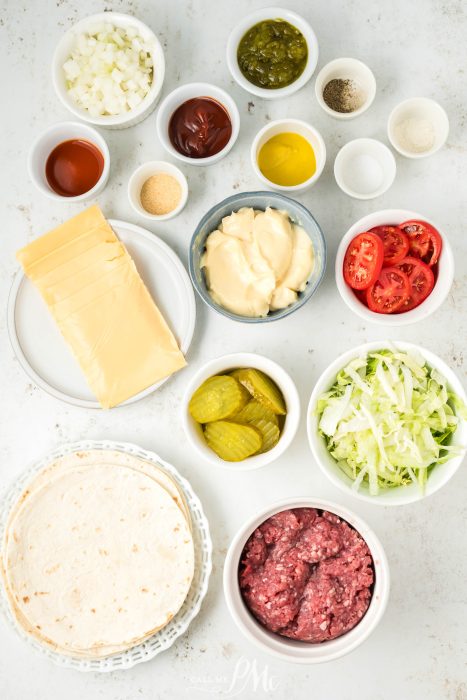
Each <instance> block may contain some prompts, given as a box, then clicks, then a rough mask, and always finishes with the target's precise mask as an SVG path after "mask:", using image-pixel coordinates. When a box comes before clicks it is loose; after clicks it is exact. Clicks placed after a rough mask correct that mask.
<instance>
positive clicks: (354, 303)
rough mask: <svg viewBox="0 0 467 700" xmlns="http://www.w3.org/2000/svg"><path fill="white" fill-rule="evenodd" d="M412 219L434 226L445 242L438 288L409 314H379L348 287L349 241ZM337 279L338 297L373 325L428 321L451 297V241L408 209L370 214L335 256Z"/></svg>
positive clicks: (341, 245)
mask: <svg viewBox="0 0 467 700" xmlns="http://www.w3.org/2000/svg"><path fill="white" fill-rule="evenodd" d="M410 219H416V220H419V221H426V222H427V223H429V224H431V225H432V226H434V227H435V228H436V229H437V230H438V231H439V235H440V236H441V238H442V240H443V248H442V251H441V255H440V258H439V261H438V277H437V279H436V282H435V286H434V287H433V291H432V292H431V294H430V295H429V296H428V297H427V298H426V299H425V301H423V302H422V303H421V304H420V306H417V307H416V308H415V309H412V310H411V311H406V312H405V313H401V314H378V313H376V312H375V311H371V310H370V309H369V308H368V307H367V306H365V304H363V302H361V301H360V299H358V298H357V296H356V295H355V293H354V291H353V290H352V289H351V288H350V287H349V286H348V285H347V284H346V282H345V280H344V275H343V272H342V270H343V265H344V257H345V253H346V250H347V248H348V246H349V244H350V241H351V240H352V239H353V238H355V236H356V235H357V234H359V233H362V232H364V231H369V230H370V229H371V228H373V227H374V226H383V225H385V224H388V225H394V224H395V225H398V224H402V223H403V222H404V221H409V220H410ZM335 276H336V284H337V289H338V290H339V294H340V295H341V297H342V299H343V300H344V301H345V303H346V304H347V306H348V307H349V309H351V310H352V311H353V312H354V313H356V314H357V315H358V316H360V318H363V319H364V320H365V321H368V322H370V323H377V324H378V325H380V326H388V327H391V326H407V325H410V324H411V323H415V322H416V321H422V320H423V319H425V318H427V317H428V316H430V315H431V314H432V313H434V312H435V311H436V310H437V309H438V308H439V307H440V306H441V304H442V303H443V302H444V300H445V299H446V297H447V295H448V294H449V291H450V289H451V285H452V282H453V279H454V256H453V254H452V249H451V246H450V244H449V241H448V238H447V236H446V235H445V234H444V233H443V230H442V228H441V227H440V226H438V224H436V223H435V222H434V221H432V220H431V219H429V218H428V217H426V216H424V215H423V214H418V213H417V212H414V211H409V210H406V209H383V210H381V211H375V212H374V213H373V214H367V216H364V217H363V218H362V219H359V220H358V221H357V222H356V223H355V224H353V225H352V226H351V227H350V228H349V230H348V231H347V233H346V234H345V235H344V236H343V238H342V239H341V242H340V243H339V247H338V249H337V253H336V266H335Z"/></svg>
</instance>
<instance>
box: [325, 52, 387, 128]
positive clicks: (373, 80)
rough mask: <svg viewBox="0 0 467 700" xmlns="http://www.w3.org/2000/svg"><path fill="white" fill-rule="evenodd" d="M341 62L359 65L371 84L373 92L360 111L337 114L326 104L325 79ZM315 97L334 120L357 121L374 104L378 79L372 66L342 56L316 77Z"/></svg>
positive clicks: (334, 59)
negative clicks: (324, 95) (324, 96)
mask: <svg viewBox="0 0 467 700" xmlns="http://www.w3.org/2000/svg"><path fill="white" fill-rule="evenodd" d="M341 62H346V63H347V64H351V63H352V64H353V65H357V66H358V68H359V69H360V70H361V71H362V72H365V73H366V74H367V75H368V77H369V79H370V82H371V90H370V92H369V93H368V95H367V99H366V100H365V102H364V103H363V104H362V105H361V107H359V108H358V109H355V110H354V111H353V112H337V111H336V110H334V109H331V108H330V107H328V105H327V104H326V102H325V101H324V98H323V87H325V84H324V77H325V76H326V73H328V72H329V70H330V69H332V68H333V67H334V66H335V65H336V64H337V63H341ZM315 95H316V99H317V101H318V104H319V106H320V107H321V108H322V109H323V110H324V111H325V112H326V114H329V116H330V117H333V118H334V119H342V120H350V119H355V117H359V116H360V115H361V114H363V113H364V112H366V111H367V109H369V108H370V107H371V105H372V104H373V102H374V100H375V97H376V78H375V75H374V73H373V71H372V70H371V68H370V66H369V65H368V64H366V63H365V62H364V61H362V60H360V59H359V58H352V57H350V56H342V57H338V58H333V59H332V60H331V61H328V62H327V63H326V64H325V65H324V66H323V67H322V68H321V70H320V71H319V73H318V75H317V76H316V80H315Z"/></svg>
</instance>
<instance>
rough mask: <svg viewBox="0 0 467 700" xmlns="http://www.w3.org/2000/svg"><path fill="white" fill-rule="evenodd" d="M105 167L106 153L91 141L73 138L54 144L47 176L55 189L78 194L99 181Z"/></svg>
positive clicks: (69, 195)
mask: <svg viewBox="0 0 467 700" xmlns="http://www.w3.org/2000/svg"><path fill="white" fill-rule="evenodd" d="M103 170H104V156H103V155H102V153H101V152H100V150H99V149H98V148H97V146H95V145H94V144H93V143H91V142H90V141H85V140H84V139H70V140H69V141H63V142H62V143H59V144H58V146H55V148H54V149H53V151H52V152H51V154H50V155H49V157H48V158H47V162H46V164H45V176H46V178H47V182H48V183H49V185H50V187H51V188H52V189H53V191H54V192H56V193H57V194H59V195H61V196H62V197H77V196H78V195H80V194H84V193H85V192H89V190H92V188H93V187H94V185H96V184H97V182H98V180H99V179H100V176H101V175H102V171H103Z"/></svg>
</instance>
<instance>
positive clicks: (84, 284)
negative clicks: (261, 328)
mask: <svg viewBox="0 0 467 700" xmlns="http://www.w3.org/2000/svg"><path fill="white" fill-rule="evenodd" d="M17 258H18V260H19V262H20V263H21V265H22V266H23V269H24V272H25V274H26V275H27V277H29V279H30V280H31V281H32V282H33V283H34V285H35V286H36V287H37V289H38V290H39V292H40V293H41V295H42V297H43V299H44V301H45V302H46V304H47V306H48V308H49V310H50V312H51V314H52V316H53V317H54V319H55V321H56V323H57V325H58V328H59V330H60V332H61V333H62V335H63V337H64V338H65V340H66V341H67V343H68V345H69V347H70V348H71V350H72V352H73V354H74V356H75V357H76V360H77V361H78V363H79V365H80V367H81V369H82V371H83V373H84V375H85V377H86V380H87V382H88V384H89V386H90V388H91V390H92V391H93V393H94V394H95V396H96V397H97V400H98V401H99V403H100V404H101V406H102V407H103V408H110V407H111V406H116V405H117V404H119V403H122V402H123V401H126V399H129V398H130V397H132V396H135V395H136V394H138V393H139V392H140V391H143V390H144V389H146V388H147V387H149V386H151V385H152V384H155V383H156V382H158V381H159V380H161V379H163V378H164V377H168V376H169V375H170V374H173V372H176V371H177V370H179V369H181V368H182V367H184V366H185V364H186V362H185V358H184V357H183V354H182V353H181V352H180V349H179V347H178V345H177V342H176V340H175V338H174V336H173V334H172V332H171V330H170V328H169V327H168V325H167V323H166V321H165V319H164V318H163V316H162V314H161V312H160V311H159V309H158V308H157V306H156V304H155V303H154V301H153V300H152V298H151V296H150V294H149V292H148V290H147V288H146V286H145V284H144V282H143V280H142V279H141V277H140V276H139V274H138V271H137V269H136V267H135V264H134V262H133V260H132V259H131V257H130V255H129V254H128V251H127V250H126V248H125V246H124V245H123V244H122V243H121V242H120V241H119V239H118V238H117V236H116V235H115V233H114V232H113V230H112V229H111V227H110V225H109V224H108V222H107V221H106V219H105V218H104V215H103V214H102V212H101V210H100V209H99V207H98V206H97V205H96V206H93V207H90V208H89V209H86V210H85V211H83V212H81V214H78V216H75V217H74V218H72V219H70V220H69V221H67V222H66V223H65V224H62V225H61V226H58V228H56V229H54V230H53V231H50V232H49V233H47V234H46V235H45V236H41V237H40V238H38V239H36V240H35V241H33V242H32V243H30V244H29V245H27V246H26V247H25V248H23V249H22V250H20V251H19V252H18V254H17Z"/></svg>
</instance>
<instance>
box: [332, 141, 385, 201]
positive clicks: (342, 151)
mask: <svg viewBox="0 0 467 700" xmlns="http://www.w3.org/2000/svg"><path fill="white" fill-rule="evenodd" d="M369 142H370V143H371V144H372V145H374V146H375V148H376V147H377V148H379V150H380V152H381V153H383V152H384V153H385V154H386V155H387V156H389V161H390V163H391V172H390V173H389V179H388V182H386V183H384V181H383V184H381V185H380V187H379V188H378V189H376V190H373V192H370V193H367V194H362V193H360V192H357V190H354V189H351V188H350V187H348V186H347V184H346V183H345V182H344V180H343V179H342V177H341V175H340V173H338V168H339V166H340V164H341V161H342V160H343V158H344V156H345V152H346V151H347V150H349V149H350V148H351V147H354V146H355V144H359V145H361V146H362V147H363V146H365V145H367V144H368V143H369ZM375 144H376V145H375ZM361 150H362V152H363V150H364V149H363V148H362V149H361ZM333 170H334V178H335V180H336V183H337V185H338V186H339V188H340V189H341V190H342V192H344V194H346V195H348V196H349V197H353V198H354V199H360V200H369V199H376V197H380V196H381V195H383V194H384V193H385V192H387V191H388V190H389V188H390V187H391V186H392V185H393V184H394V180H395V178H396V174H397V163H396V159H395V157H394V154H393V152H392V151H391V149H390V148H389V147H388V146H386V144H385V143H383V142H382V141H380V140H379V139H373V138H369V137H366V136H362V137H358V138H355V139H351V140H350V141H347V143H345V144H344V145H343V146H342V147H341V148H340V149H339V150H338V152H337V155H336V157H335V159H334V168H333ZM386 172H388V171H387V170H386Z"/></svg>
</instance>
